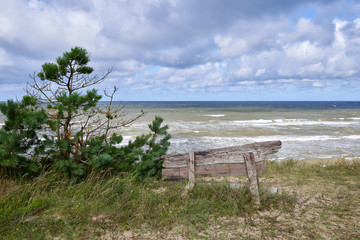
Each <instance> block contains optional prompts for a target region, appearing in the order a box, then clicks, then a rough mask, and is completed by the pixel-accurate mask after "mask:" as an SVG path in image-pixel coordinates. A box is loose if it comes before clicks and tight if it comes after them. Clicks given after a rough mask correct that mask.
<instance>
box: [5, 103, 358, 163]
mask: <svg viewBox="0 0 360 240" xmlns="http://www.w3.org/2000/svg"><path fill="white" fill-rule="evenodd" d="M101 104H102V105H106V104H107V103H106V102H102V103H101ZM114 104H115V105H118V106H122V105H123V104H124V105H125V108H124V113H125V114H126V116H125V118H128V119H130V118H133V117H135V116H137V115H138V114H139V113H140V112H141V111H145V112H146V114H145V115H144V116H143V117H141V118H139V119H138V120H136V121H135V122H133V123H132V124H130V125H129V126H126V127H122V128H120V129H116V131H117V132H118V133H120V134H122V135H123V137H124V140H123V142H122V144H123V145H124V144H127V143H128V141H129V140H133V139H135V137H136V136H139V135H141V134H146V133H149V132H150V130H149V128H148V125H149V123H151V122H152V120H153V119H154V118H155V116H160V117H162V118H163V119H164V124H166V125H168V126H169V130H168V132H169V133H170V134H171V136H172V138H171V139H170V142H171V145H170V147H169V150H168V153H169V154H174V153H186V152H190V151H201V150H208V149H214V148H223V147H230V146H237V145H243V144H248V143H253V142H262V141H274V140H280V141H281V142H282V148H281V149H280V150H279V152H278V153H276V154H274V155H271V156H268V159H269V160H279V161H281V160H284V159H298V160H318V159H320V160H321V159H340V158H347V159H351V158H359V157H360V102H220V101H211V102H210V101H201V102H191V101H184V102H115V103H114ZM3 122H4V116H2V115H0V125H3Z"/></svg>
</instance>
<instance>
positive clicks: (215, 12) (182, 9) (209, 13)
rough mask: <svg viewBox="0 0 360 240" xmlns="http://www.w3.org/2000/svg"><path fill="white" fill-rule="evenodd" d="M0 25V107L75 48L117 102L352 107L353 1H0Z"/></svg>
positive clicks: (356, 4) (358, 41)
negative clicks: (332, 103) (338, 103)
mask: <svg viewBox="0 0 360 240" xmlns="http://www.w3.org/2000/svg"><path fill="white" fill-rule="evenodd" d="M0 22H1V25H0V101H3V100H6V99H9V98H13V99H15V98H20V97H21V96H22V95H23V94H24V90H23V89H24V88H25V85H26V83H27V82H31V81H32V79H31V78H30V77H29V73H33V72H37V71H39V70H40V69H41V65H42V64H43V63H44V62H49V61H50V62H52V61H54V60H55V59H56V58H57V57H58V56H60V55H61V54H62V53H63V52H64V51H68V50H70V49H71V47H74V46H81V47H84V48H86V49H87V50H88V51H89V52H90V53H91V59H92V61H91V62H90V65H91V66H93V67H94V68H95V70H96V73H98V74H101V73H104V72H106V70H107V69H109V68H111V67H112V68H113V72H112V73H111V75H110V76H109V77H108V78H107V79H106V81H104V82H103V83H102V84H101V86H99V90H101V89H105V88H112V86H114V85H115V86H117V87H119V89H120V90H119V92H118V93H117V95H116V100H124V101H144V100H145V101H146V100H150V101H154V100H162V101H171V100H185V101H186V100H200V101H206V100H210V101H215V100H230V101H256V100H259V101H260V100H261V101H263V100H267V101H274V100H277V101H278V100H287V101H289V100H308V101H310V100H312V101H316V100H320V101H321V100H348V101H359V100H360V97H359V92H360V78H359V77H360V71H359V70H360V1H355V0H326V1H325V0H318V1H316V0H313V1H309V0H308V1H307V0H303V1H289V0H278V1H269V0H253V1H245V0H244V1H241V0H225V1H221V0H197V1H194V0H142V1H140V0H139V1H137V0H131V1H130V0H122V1H119V0H86V1H85V0H77V1H75V0H61V1H60V0H58V1H57V0H46V1H45V0H43V1H41V0H12V1H8V0H0Z"/></svg>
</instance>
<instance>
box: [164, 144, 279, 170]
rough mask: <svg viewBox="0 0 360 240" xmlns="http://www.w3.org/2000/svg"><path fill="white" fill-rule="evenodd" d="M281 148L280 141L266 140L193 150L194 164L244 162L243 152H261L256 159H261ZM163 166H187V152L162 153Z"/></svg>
mask: <svg viewBox="0 0 360 240" xmlns="http://www.w3.org/2000/svg"><path fill="white" fill-rule="evenodd" d="M280 148H281V141H268V142H257V143H251V144H246V145H242V146H235V147H228V148H219V149H212V150H207V151H199V152H195V153H194V154H195V157H196V163H195V166H202V165H214V164H221V163H227V164H233V163H245V159H244V155H243V154H244V153H247V152H261V156H260V158H259V159H256V161H257V162H258V161H261V160H262V159H263V158H264V157H265V155H268V154H273V153H276V152H277V151H278V150H279V149H280ZM163 157H164V163H163V167H164V168H183V167H187V166H188V154H175V155H164V156H163Z"/></svg>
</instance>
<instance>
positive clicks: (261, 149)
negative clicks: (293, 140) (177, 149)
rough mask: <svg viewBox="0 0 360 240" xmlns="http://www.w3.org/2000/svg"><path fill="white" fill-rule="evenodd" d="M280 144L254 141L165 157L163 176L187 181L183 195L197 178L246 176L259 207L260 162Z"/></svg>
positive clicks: (262, 167) (263, 165) (262, 162)
mask: <svg viewBox="0 0 360 240" xmlns="http://www.w3.org/2000/svg"><path fill="white" fill-rule="evenodd" d="M280 148H281V141H268V142H256V143H251V144H246V145H242V146H235V147H227V148H219V149H211V150H206V151H198V152H190V153H185V154H168V155H164V156H163V157H164V162H163V170H162V177H163V178H165V179H170V180H179V179H188V180H189V182H188V184H187V186H186V188H185V190H186V191H185V192H187V191H189V190H191V189H192V188H193V187H194V185H195V177H196V176H211V177H220V176H239V175H247V176H248V178H249V181H250V191H251V192H252V194H253V196H254V198H255V201H256V203H257V204H260V198H259V189H258V177H257V175H258V173H261V172H264V171H266V163H265V162H264V161H263V160H264V159H265V156H266V155H268V154H273V153H276V152H277V151H278V150H279V149H280Z"/></svg>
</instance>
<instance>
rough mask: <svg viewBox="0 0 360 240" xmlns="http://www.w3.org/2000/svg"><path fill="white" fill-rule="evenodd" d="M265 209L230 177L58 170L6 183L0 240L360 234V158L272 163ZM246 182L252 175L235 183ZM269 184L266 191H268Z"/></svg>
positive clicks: (263, 180)
mask: <svg viewBox="0 0 360 240" xmlns="http://www.w3.org/2000/svg"><path fill="white" fill-rule="evenodd" d="M268 166H269V168H268V173H267V174H264V175H260V186H261V187H265V186H273V187H277V188H278V189H279V192H278V193H277V194H275V195H271V194H269V193H267V192H266V191H265V190H263V191H261V202H262V205H261V207H260V208H259V209H257V208H256V207H255V205H254V204H253V202H252V201H251V195H250V194H249V190H248V189H247V188H239V189H236V188H231V187H230V184H229V182H227V181H222V182H219V183H218V184H215V182H213V183H212V184H211V185H204V184H197V185H196V186H195V188H194V189H193V190H192V191H191V192H190V193H189V196H188V197H187V198H183V197H182V192H183V190H184V187H185V182H184V183H174V182H166V181H146V182H139V181H136V177H135V176H134V175H131V174H126V175H124V176H121V177H119V176H107V175H105V174H90V175H89V176H88V177H87V178H86V179H85V181H81V182H74V181H71V180H69V179H66V178H65V179H64V178H63V177H61V175H59V174H58V173H54V172H52V173H46V174H43V175H41V176H39V177H36V178H35V179H34V180H32V181H29V180H23V181H13V180H2V181H1V182H0V239H24V238H26V239H55V238H56V239H100V238H101V239H112V238H114V239H161V238H162V239H164V238H169V239H179V238H182V239H271V238H285V239H289V238H293V239H299V238H312V239H356V238H358V237H359V236H360V230H359V229H360V228H359V223H358V219H359V217H360V216H359V212H360V211H359V210H360V176H359V172H360V161H359V160H356V161H352V162H349V161H343V160H340V161H336V162H335V163H331V164H327V166H326V167H324V163H321V164H316V165H310V164H309V165H308V164H302V162H300V161H294V160H290V161H284V162H281V163H277V162H268ZM230 180H231V181H235V180H236V181H237V182H243V181H246V179H245V178H233V179H229V181H230ZM262 189H264V188H262Z"/></svg>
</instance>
